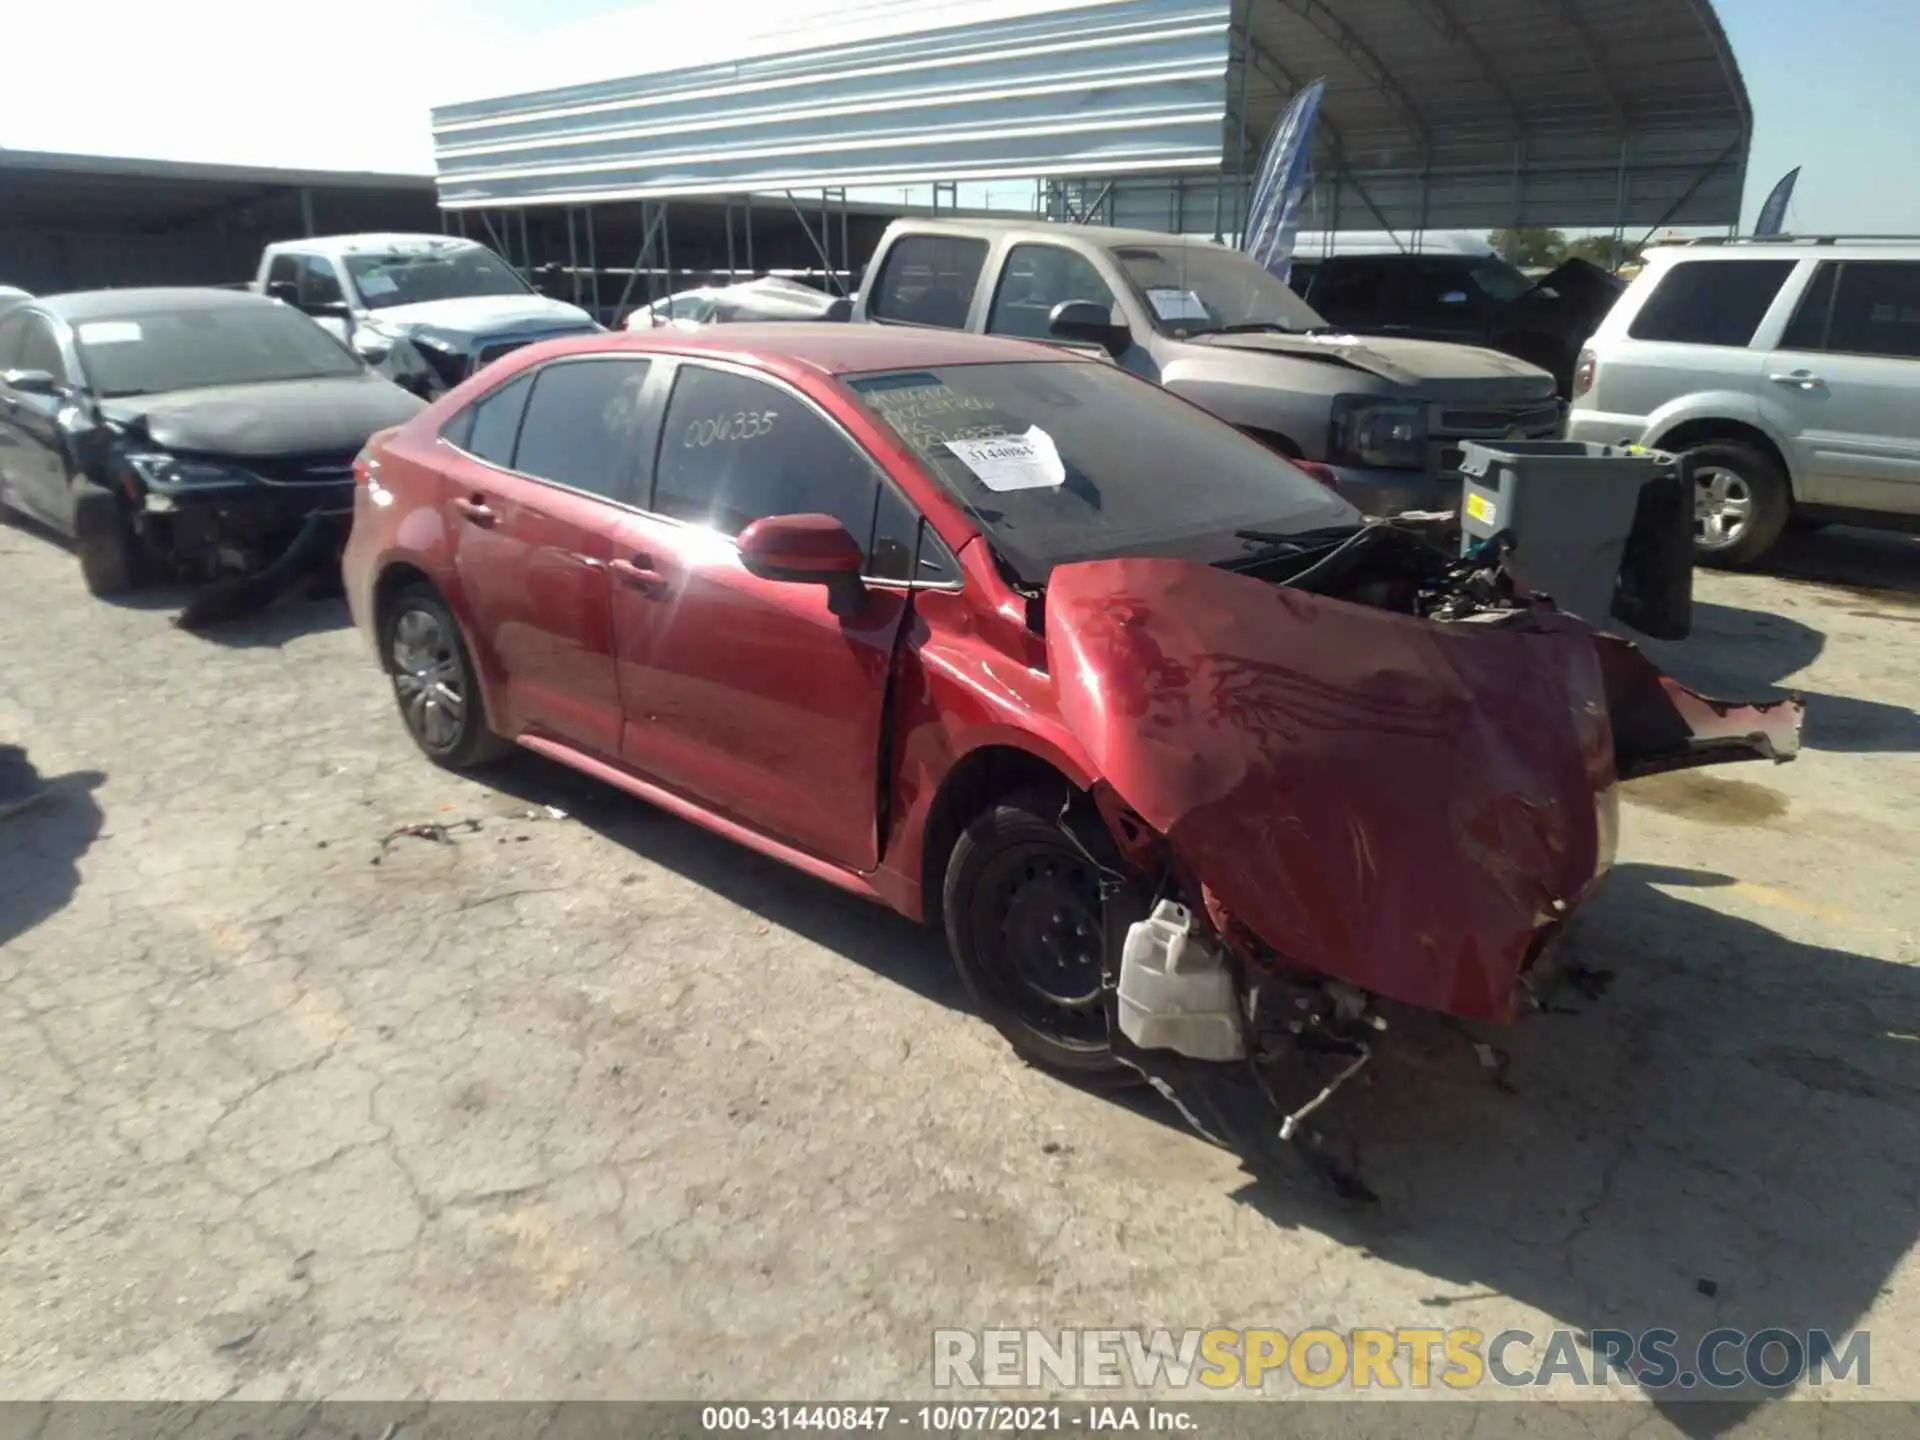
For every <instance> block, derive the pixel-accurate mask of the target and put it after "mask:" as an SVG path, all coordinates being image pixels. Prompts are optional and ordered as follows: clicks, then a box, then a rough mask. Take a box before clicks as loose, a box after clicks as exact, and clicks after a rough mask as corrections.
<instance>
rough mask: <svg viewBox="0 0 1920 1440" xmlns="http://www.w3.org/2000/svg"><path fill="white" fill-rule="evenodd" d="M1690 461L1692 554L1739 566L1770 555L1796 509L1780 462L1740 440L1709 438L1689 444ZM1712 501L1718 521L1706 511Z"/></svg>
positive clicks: (1714, 563)
mask: <svg viewBox="0 0 1920 1440" xmlns="http://www.w3.org/2000/svg"><path fill="white" fill-rule="evenodd" d="M1686 463H1687V473H1688V474H1689V475H1691V476H1692V477H1693V482H1694V486H1695V491H1694V503H1695V510H1694V515H1695V520H1694V545H1693V553H1694V558H1695V559H1696V560H1697V561H1698V562H1699V563H1700V564H1702V565H1711V566H1716V567H1718V568H1721V569H1729V570H1737V569H1744V568H1745V567H1747V566H1749V565H1753V564H1756V563H1758V562H1759V561H1760V560H1762V559H1764V558H1765V557H1766V556H1767V555H1768V554H1770V553H1771V552H1772V551H1773V549H1774V547H1775V546H1776V545H1778V544H1779V543H1780V537H1781V535H1782V534H1783V533H1784V532H1785V530H1786V528H1787V521H1788V519H1789V517H1790V516H1791V515H1792V514H1793V489H1792V487H1791V486H1790V485H1789V484H1788V483H1787V473H1786V471H1785V470H1783V469H1782V468H1781V466H1780V462H1779V461H1777V460H1775V459H1774V458H1773V457H1772V456H1771V455H1768V454H1767V453H1766V452H1765V451H1763V450H1759V449H1756V448H1755V447H1754V446H1752V445H1748V444H1744V443H1742V442H1741V441H1738V440H1711V441H1708V442H1707V443H1706V444H1704V445H1695V446H1693V447H1692V448H1691V449H1689V450H1688V451H1687V452H1686ZM1709 504H1717V505H1718V506H1719V518H1718V519H1717V521H1716V520H1715V519H1711V518H1709V517H1708V515H1707V514H1706V507H1707V506H1708V505H1709Z"/></svg>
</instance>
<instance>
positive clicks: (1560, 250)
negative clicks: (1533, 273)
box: [1487, 230, 1567, 269]
mask: <svg viewBox="0 0 1920 1440" xmlns="http://www.w3.org/2000/svg"><path fill="white" fill-rule="evenodd" d="M1487 241H1488V243H1489V244H1491V245H1492V246H1493V248H1494V251H1495V252H1496V253H1497V254H1498V255H1499V256H1500V258H1501V259H1503V260H1505V261H1506V262H1507V263H1508V264H1509V265H1518V266H1520V267H1521V268H1522V269H1526V268H1527V267H1528V266H1533V265H1545V266H1553V265H1558V264H1559V263H1560V262H1561V261H1562V260H1564V259H1566V258H1567V237H1566V236H1565V235H1563V234H1562V233H1561V232H1560V231H1558V230H1496V231H1494V232H1493V234H1491V235H1489V236H1488V237H1487Z"/></svg>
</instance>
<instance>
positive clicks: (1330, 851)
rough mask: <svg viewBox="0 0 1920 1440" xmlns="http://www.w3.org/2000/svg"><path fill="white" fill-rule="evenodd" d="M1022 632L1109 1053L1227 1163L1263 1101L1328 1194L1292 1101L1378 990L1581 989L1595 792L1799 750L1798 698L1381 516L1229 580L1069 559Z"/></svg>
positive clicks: (1311, 1094)
mask: <svg viewBox="0 0 1920 1440" xmlns="http://www.w3.org/2000/svg"><path fill="white" fill-rule="evenodd" d="M1045 629H1046V643H1047V650H1048V658H1049V663H1050V669H1051V671H1052V673H1053V675H1054V676H1055V678H1056V683H1057V684H1058V686H1059V693H1060V704H1061V710H1062V714H1063V717H1064V718H1065V719H1066V721H1067V723H1068V724H1069V725H1070V726H1071V727H1072V729H1073V731H1074V733H1075V735H1076V736H1077V738H1078V739H1079V740H1080V741H1081V742H1082V744H1083V745H1084V746H1085V747H1086V749H1087V753H1088V755H1089V756H1090V758H1091V759H1092V760H1093V762H1094V764H1095V767H1096V769H1097V771H1098V773H1099V774H1100V776H1101V777H1102V778H1101V781H1100V783H1099V784H1098V785H1097V786H1096V788H1095V790H1094V792H1093V793H1092V795H1091V796H1090V797H1088V798H1087V799H1086V800H1085V801H1084V802H1082V806H1081V808H1082V811H1083V813H1082V814H1080V815H1079V816H1077V817H1070V820H1069V824H1070V833H1073V834H1075V835H1076V837H1084V838H1082V839H1081V843H1082V846H1083V848H1085V849H1087V850H1088V853H1089V854H1090V855H1092V856H1093V858H1095V859H1096V860H1097V861H1098V862H1099V863H1100V865H1101V867H1102V874H1103V876H1104V877H1105V895H1106V899H1105V905H1106V912H1107V914H1106V918H1107V922H1108V924H1107V957H1106V972H1107V973H1106V985H1107V997H1108V1004H1109V1019H1110V1027H1109V1029H1110V1034H1111V1035H1112V1037H1113V1044H1114V1047H1115V1051H1116V1054H1117V1055H1118V1057H1119V1058H1121V1059H1122V1060H1124V1061H1126V1062H1127V1063H1128V1064H1130V1065H1132V1066H1133V1067H1134V1068H1136V1069H1138V1070H1140V1071H1141V1072H1142V1073H1143V1074H1144V1075H1145V1076H1146V1077H1147V1078H1148V1079H1149V1080H1151V1081H1152V1082H1153V1083H1154V1084H1155V1086H1156V1088H1158V1089H1160V1090H1161V1091H1162V1093H1164V1094H1167V1095H1168V1096H1169V1097H1170V1098H1172V1099H1173V1100H1174V1101H1175V1102H1176V1104H1178V1105H1179V1106H1180V1108H1181V1109H1182V1110H1183V1112H1184V1113H1186V1114H1187V1116H1188V1118H1189V1119H1190V1120H1191V1121H1192V1122H1193V1123H1194V1124H1195V1126H1196V1127H1197V1128H1199V1129H1201V1130H1202V1131H1203V1132H1204V1133H1206V1134H1208V1135H1209V1136H1211V1137H1212V1138H1215V1139H1217V1140H1221V1141H1223V1142H1225V1143H1230V1144H1233V1145H1234V1147H1235V1148H1237V1149H1241V1150H1242V1151H1243V1152H1244V1151H1245V1150H1247V1148H1248V1145H1247V1139H1248V1136H1249V1134H1250V1131H1251V1130H1260V1129H1261V1126H1260V1124H1255V1123H1251V1122H1250V1117H1251V1116H1252V1115H1254V1114H1264V1115H1265V1122H1264V1130H1263V1131H1262V1132H1261V1133H1262V1134H1263V1135H1264V1137H1265V1139H1266V1140H1268V1141H1272V1142H1284V1143H1282V1144H1281V1145H1280V1146H1279V1149H1280V1150H1281V1151H1282V1152H1283V1153H1286V1154H1288V1155H1291V1156H1293V1157H1294V1158H1304V1159H1306V1160H1307V1161H1309V1162H1310V1163H1311V1165H1312V1167H1313V1169H1314V1170H1315V1172H1316V1173H1318V1174H1320V1175H1321V1176H1322V1177H1323V1178H1325V1179H1327V1180H1329V1181H1330V1182H1331V1183H1332V1184H1333V1185H1334V1186H1335V1188H1336V1189H1339V1190H1341V1191H1342V1192H1343V1193H1347V1194H1352V1195H1360V1194H1364V1193H1365V1188H1364V1186H1363V1185H1362V1184H1361V1183H1360V1181H1359V1179H1358V1176H1357V1174H1356V1173H1355V1171H1354V1168H1353V1165H1352V1163H1351V1158H1350V1157H1347V1156H1343V1155H1340V1154H1338V1153H1336V1152H1337V1147H1335V1146H1332V1145H1331V1144H1330V1142H1329V1140H1328V1137H1327V1136H1325V1135H1323V1134H1321V1133H1320V1132H1318V1131H1317V1130H1316V1129H1315V1126H1314V1124H1313V1118H1312V1117H1313V1115H1314V1113H1315V1111H1316V1110H1317V1108H1318V1106H1319V1105H1320V1103H1321V1102H1322V1101H1323V1100H1324V1099H1325V1098H1326V1097H1327V1095H1328V1094H1330V1093H1331V1092H1332V1090H1334V1089H1337V1088H1338V1087H1339V1086H1340V1085H1341V1084H1343V1083H1345V1081H1346V1080H1347V1079H1349V1078H1351V1077H1352V1076H1353V1075H1354V1074H1356V1073H1357V1072H1358V1071H1359V1069H1360V1068H1361V1067H1362V1066H1364V1065H1365V1064H1366V1063H1367V1061H1368V1059H1369V1057H1370V1056H1371V1055H1372V1053H1373V1051H1374V1048H1375V1046H1376V1045H1377V1044H1378V1041H1379V1036H1380V1033H1381V1031H1382V1030H1383V1029H1384V1028H1385V1024H1386V1021H1385V1020H1384V1018H1383V1017H1382V1014H1381V1007H1382V1005H1383V1004H1389V1005H1390V1004H1394V1003H1397V1004H1400V1005H1405V1006H1409V1007H1412V1008H1414V1009H1417V1010H1422V1011H1428V1012H1433V1013H1436V1014H1439V1015H1442V1016H1446V1017H1450V1018H1452V1019H1455V1020H1469V1021H1493V1022H1505V1021H1509V1020H1512V1019H1514V1018H1515V1017H1516V1016H1518V1015H1520V1014H1521V1013H1523V1012H1525V1011H1528V1010H1535V1009H1541V1008H1546V1007H1547V1006H1548V1005H1549V1004H1550V1003H1551V994H1550V990H1551V989H1552V987H1553V986H1557V985H1560V984H1564V983H1566V982H1568V981H1569V980H1571V981H1572V982H1573V983H1575V984H1584V983H1588V982H1590V980H1591V978H1592V977H1586V976H1582V975H1579V974H1577V973H1575V974H1569V973H1568V970H1567V967H1566V966H1564V965H1562V964H1559V963H1557V962H1556V959H1555V957H1554V956H1553V951H1554V947H1555V942H1556V941H1557V940H1558V938H1559V937H1560V935H1561V932H1562V931H1563V929H1564V927H1565V925H1566V923H1567V921H1568V920H1569V919H1570V917H1571V916H1572V915H1573V914H1574V913H1575V912H1576V911H1577V909H1578V908H1579V906H1580V905H1581V904H1582V903H1583V902H1584V901H1585V900H1586V899H1587V898H1588V896H1589V895H1590V894H1591V893H1592V892H1593V890H1594V888H1595V887H1596V885H1597V884H1598V883H1599V881H1600V879H1601V878H1602V876H1604V874H1605V873H1606V871H1607V869H1608V868H1609V867H1610V865H1611V864H1612V862H1613V858H1614V848H1615V843H1616V838H1617V833H1618V821H1617V806H1618V797H1617V793H1616V787H1617V783H1618V781H1619V780H1620V779H1622V778H1627V777H1631V776H1634V775H1640V774H1648V773H1654V772H1656V771H1658V770H1663V769H1674V768H1682V767H1686V766H1693V765H1704V764H1715V763H1722V762H1725V761H1729V760H1743V759H1770V760H1775V761H1781V760H1787V759H1791V758H1792V757H1793V755H1794V754H1795V753H1796V752H1797V749H1798V743H1799V729H1800V719H1801V711H1800V705H1799V702H1798V701H1797V700H1785V701H1778V702H1772V703H1769V704H1763V705H1731V704H1726V703H1724V702H1719V701H1713V700H1708V699H1706V698H1705V697H1701V696H1698V695H1696V694H1694V693H1693V692H1692V691H1689V690H1687V689H1685V688H1684V687H1682V686H1680V685H1679V684H1678V683H1677V682H1675V681H1673V680H1672V679H1671V678H1670V677H1667V676H1664V675H1662V674H1661V673H1660V672H1659V671H1658V670H1657V669H1656V668H1655V667H1654V666H1653V665H1652V664H1651V663H1650V662H1648V661H1647V660H1646V659H1645V657H1644V656H1643V655H1642V654H1641V653H1640V652H1639V651H1638V650H1637V649H1635V648H1634V647H1632V646H1631V645H1628V644H1627V643H1626V642H1624V641H1620V640H1617V639H1614V638H1613V637H1611V636H1605V635H1600V634H1597V633H1596V632H1595V631H1593V630H1592V629H1591V628H1590V627H1588V626H1587V625H1586V624H1584V623H1583V622H1581V621H1579V620H1577V619H1575V618H1573V617H1572V616H1569V615H1565V614H1563V613H1561V612H1559V611H1557V610H1555V609H1554V608H1553V607H1552V606H1551V604H1550V603H1547V602H1545V601H1543V600H1538V599H1535V598H1533V597H1530V596H1524V595H1518V594H1516V593H1515V592H1514V588H1513V585H1512V583H1511V581H1510V580H1509V579H1508V577H1507V576H1506V575H1505V574H1504V572H1503V571H1502V570H1501V569H1500V567H1499V564H1498V562H1497V561H1496V562H1493V563H1491V564H1486V563H1479V562H1471V561H1452V560H1449V559H1448V558H1447V557H1445V556H1444V555H1442V554H1440V553H1439V552H1437V551H1435V550H1433V549H1432V548H1431V547H1430V546H1427V545H1425V544H1424V543H1423V542H1421V541H1420V540H1418V539H1417V538H1416V537H1414V536H1412V535H1409V534H1408V533H1406V532H1405V531H1402V530H1399V529H1397V528H1395V527H1394V526H1392V525H1387V524H1376V525H1372V526H1369V527H1367V528H1365V529H1363V530H1361V531H1360V532H1358V533H1357V534H1355V535H1353V536H1351V537H1349V538H1347V539H1343V540H1341V541H1339V542H1337V543H1335V544H1332V545H1329V546H1325V547H1321V548H1319V549H1318V550H1315V551H1311V552H1308V553H1302V554H1299V555H1293V556H1287V557H1281V558H1276V559H1275V560H1273V561H1272V562H1271V563H1269V564H1266V565H1264V566H1262V567H1257V568H1243V569H1241V570H1239V571H1237V572H1235V571H1229V570H1225V569H1220V568H1215V567H1209V566H1205V565H1200V564H1195V563H1190V562H1184V561H1175V560H1157V559H1143V560H1111V561H1099V562H1092V563H1088V564H1084V565H1072V566H1066V567H1062V568H1059V569H1056V570H1055V571H1054V572H1053V575H1052V577H1051V579H1050V581H1049V584H1048V587H1047V595H1046V610H1045ZM1084 812H1091V814H1089V813H1084ZM1483 1058H1485V1057H1483ZM1250 1106H1251V1107H1253V1108H1252V1109H1251V1110H1250V1109H1249V1107H1250Z"/></svg>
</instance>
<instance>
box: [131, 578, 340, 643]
mask: <svg viewBox="0 0 1920 1440" xmlns="http://www.w3.org/2000/svg"><path fill="white" fill-rule="evenodd" d="M198 593H199V589H198V587H196V586H193V585H184V584H177V583H168V584H163V585H153V586H148V587H143V588H142V589H139V590H136V591H134V592H133V593H132V594H130V595H122V596H115V597H113V598H112V599H110V600H107V601H105V602H104V603H107V604H110V605H114V606H116V607H118V608H120V609H123V610H139V611H170V612H172V613H173V615H174V617H175V623H176V624H178V622H179V617H180V616H181V615H183V614H184V613H186V610H187V606H188V604H189V603H190V602H191V601H192V600H193V599H194V597H195V595H196V594H198ZM351 623H352V616H351V615H349V614H348V612H347V605H346V600H345V599H344V598H343V596H342V594H341V590H340V586H339V583H338V582H337V581H332V582H320V581H316V582H314V583H312V584H310V585H307V586H303V587H300V588H296V589H294V590H292V591H289V592H288V593H286V594H283V595H277V596H275V597H273V598H272V599H271V600H269V601H268V602H267V603H266V604H264V605H262V606H260V607H258V608H252V607H250V606H249V607H240V608H239V610H238V613H235V614H232V615H230V616H227V617H225V618H218V619H211V620H207V621H205V622H203V623H200V624H197V625H195V626H194V627H193V628H192V629H191V631H190V633H191V634H192V635H193V636H194V637H195V638H196V639H200V640H204V641H206V642H207V643H208V644H209V645H220V646H224V647H225V648H227V649H230V650H257V649H274V648H278V647H279V646H281V645H284V644H286V643H287V642H288V641H289V640H297V639H299V638H300V637H301V636H304V635H319V634H323V633H325V632H326V631H329V630H343V629H345V628H346V627H347V626H348V625H349V624H351ZM183 628H184V627H183Z"/></svg>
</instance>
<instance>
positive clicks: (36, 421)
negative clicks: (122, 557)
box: [0, 310, 75, 530]
mask: <svg viewBox="0 0 1920 1440" xmlns="http://www.w3.org/2000/svg"><path fill="white" fill-rule="evenodd" d="M35 371H39V372H43V373H45V374H48V375H51V376H52V377H53V379H54V387H55V388H54V389H53V391H52V392H51V393H48V392H46V391H42V390H37V389H27V388H23V387H22V386H21V385H19V384H18V383H9V381H8V377H9V376H11V377H14V378H15V380H16V381H17V379H18V378H20V377H23V376H25V375H27V374H30V373H33V372H35ZM74 379H75V376H74V374H73V367H72V366H71V365H70V364H69V363H68V360H67V356H66V354H65V352H64V350H63V349H62V348H61V345H60V341H59V339H58V337H57V336H56V335H55V334H54V331H53V326H52V325H51V323H49V321H48V320H47V319H46V317H45V316H43V315H39V314H36V313H35V312H33V311H30V310H16V311H15V312H13V313H12V314H11V315H9V316H7V317H6V318H5V320H3V321H0V427H3V428H0V447H3V448H0V471H4V478H5V483H6V491H7V497H8V502H9V503H10V504H12V505H15V506H17V507H18V508H19V509H21V510H24V511H26V512H27V513H28V514H30V515H33V516H36V517H37V518H39V519H40V520H42V521H44V522H46V523H47V524H49V525H52V526H55V527H56V528H58V529H60V530H71V529H72V527H73V496H72V494H71V493H70V491H69V489H68V485H67V462H66V450H65V447H64V446H63V445H62V443H61V425H60V417H61V415H62V413H63V412H64V411H65V410H66V409H67V408H68V407H69V406H70V405H71V404H72V403H73V401H72V396H71V393H70V391H69V389H68V387H69V386H70V385H71V384H72V383H73V381H74Z"/></svg>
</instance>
